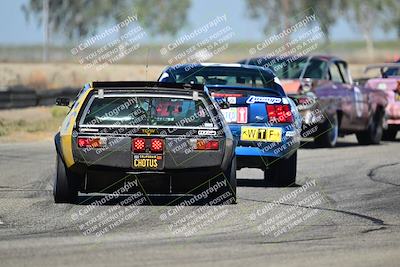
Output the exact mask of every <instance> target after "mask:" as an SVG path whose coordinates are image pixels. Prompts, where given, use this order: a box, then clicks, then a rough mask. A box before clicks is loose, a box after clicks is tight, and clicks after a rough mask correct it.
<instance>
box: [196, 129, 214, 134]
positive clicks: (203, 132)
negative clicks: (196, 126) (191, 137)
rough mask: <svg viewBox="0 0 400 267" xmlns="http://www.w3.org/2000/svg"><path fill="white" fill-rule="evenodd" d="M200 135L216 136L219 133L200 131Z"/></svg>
mask: <svg viewBox="0 0 400 267" xmlns="http://www.w3.org/2000/svg"><path fill="white" fill-rule="evenodd" d="M197 133H198V135H216V134H217V132H216V131H212V130H199V131H198V132H197Z"/></svg>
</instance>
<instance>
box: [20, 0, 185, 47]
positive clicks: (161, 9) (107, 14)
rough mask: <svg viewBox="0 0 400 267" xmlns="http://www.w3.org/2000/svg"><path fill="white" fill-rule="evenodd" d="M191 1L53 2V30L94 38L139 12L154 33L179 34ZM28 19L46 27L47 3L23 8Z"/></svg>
mask: <svg viewBox="0 0 400 267" xmlns="http://www.w3.org/2000/svg"><path fill="white" fill-rule="evenodd" d="M190 3H191V1H190V0H170V1H163V0H113V1H110V0H96V1H94V0H49V27H50V31H51V32H52V33H54V34H60V35H64V36H66V37H67V38H68V39H70V40H73V39H76V38H83V37H86V36H89V35H93V34H95V33H96V32H97V30H98V29H99V27H100V26H101V25H104V24H105V23H107V22H109V23H112V22H115V23H118V22H120V20H121V19H123V17H124V16H126V15H127V14H126V13H127V11H133V10H134V11H135V12H136V13H137V15H138V22H139V23H140V24H142V25H143V27H144V28H145V29H146V30H148V31H149V32H150V33H152V34H169V35H175V34H176V33H177V32H178V30H179V29H180V28H181V27H182V26H183V25H184V24H185V22H186V18H187V17H186V14H187V10H188V8H189V7H190ZM22 9H23V11H24V12H25V15H26V17H27V19H29V18H30V17H31V16H33V17H34V18H35V19H37V21H38V23H39V24H42V13H43V12H42V9H43V0H30V1H29V3H28V4H26V5H24V6H23V7H22Z"/></svg>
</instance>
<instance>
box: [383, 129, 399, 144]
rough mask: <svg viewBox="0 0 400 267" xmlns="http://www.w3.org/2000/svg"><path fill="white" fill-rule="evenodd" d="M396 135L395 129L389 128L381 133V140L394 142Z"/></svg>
mask: <svg viewBox="0 0 400 267" xmlns="http://www.w3.org/2000/svg"><path fill="white" fill-rule="evenodd" d="M396 135H397V129H393V128H392V129H391V128H389V129H387V130H384V131H383V134H382V140H385V141H394V140H396Z"/></svg>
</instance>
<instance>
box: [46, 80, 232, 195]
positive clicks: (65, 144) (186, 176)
mask: <svg viewBox="0 0 400 267" xmlns="http://www.w3.org/2000/svg"><path fill="white" fill-rule="evenodd" d="M57 104H58V105H62V106H68V105H69V99H65V98H59V99H57ZM55 146H56V150H57V174H56V177H55V181H54V190H53V193H54V200H55V202H73V201H74V200H75V199H76V197H77V195H78V192H81V193H93V192H101V193H112V192H115V191H117V192H121V190H120V191H118V188H123V190H122V191H123V192H124V193H133V192H137V191H141V192H142V193H144V194H146V195H148V196H151V195H164V194H167V195H177V196H182V195H184V196H197V197H196V201H197V200H199V198H201V199H202V200H204V199H207V201H208V199H209V198H210V197H216V196H217V197H219V199H220V200H221V201H222V200H224V201H225V202H226V201H227V199H230V203H232V202H235V201H236V158H235V143H234V140H233V138H232V134H231V131H230V130H229V127H227V126H226V125H225V123H224V120H223V118H222V115H221V113H220V110H219V106H218V105H217V104H216V102H215V101H214V100H213V99H212V98H211V97H210V96H209V94H208V92H207V91H206V90H205V89H204V87H203V86H202V85H190V84H165V83H157V82H93V83H91V84H87V85H86V86H85V87H84V88H83V89H82V90H81V92H80V93H79V95H78V97H77V99H76V100H75V102H74V103H73V104H72V107H71V110H70V111H69V113H68V115H67V117H66V118H65V120H64V122H63V124H62V126H61V128H60V131H59V133H57V135H56V136H55ZM127 185H135V186H127ZM221 195H224V196H225V197H223V198H221ZM212 199H215V198H212ZM197 203H198V202H197ZM213 203H215V201H214V202H213Z"/></svg>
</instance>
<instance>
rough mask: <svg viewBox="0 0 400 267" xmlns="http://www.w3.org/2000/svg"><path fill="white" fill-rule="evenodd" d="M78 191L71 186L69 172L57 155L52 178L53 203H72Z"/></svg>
mask: <svg viewBox="0 0 400 267" xmlns="http://www.w3.org/2000/svg"><path fill="white" fill-rule="evenodd" d="M77 195H78V190H77V189H76V187H75V186H73V181H72V177H71V174H70V172H69V171H68V169H67V168H66V167H65V164H64V162H63V161H62V159H61V157H60V155H58V154H57V163H56V175H55V177H54V185H53V196H54V202H55V203H73V202H74V201H75V199H76V197H77Z"/></svg>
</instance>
